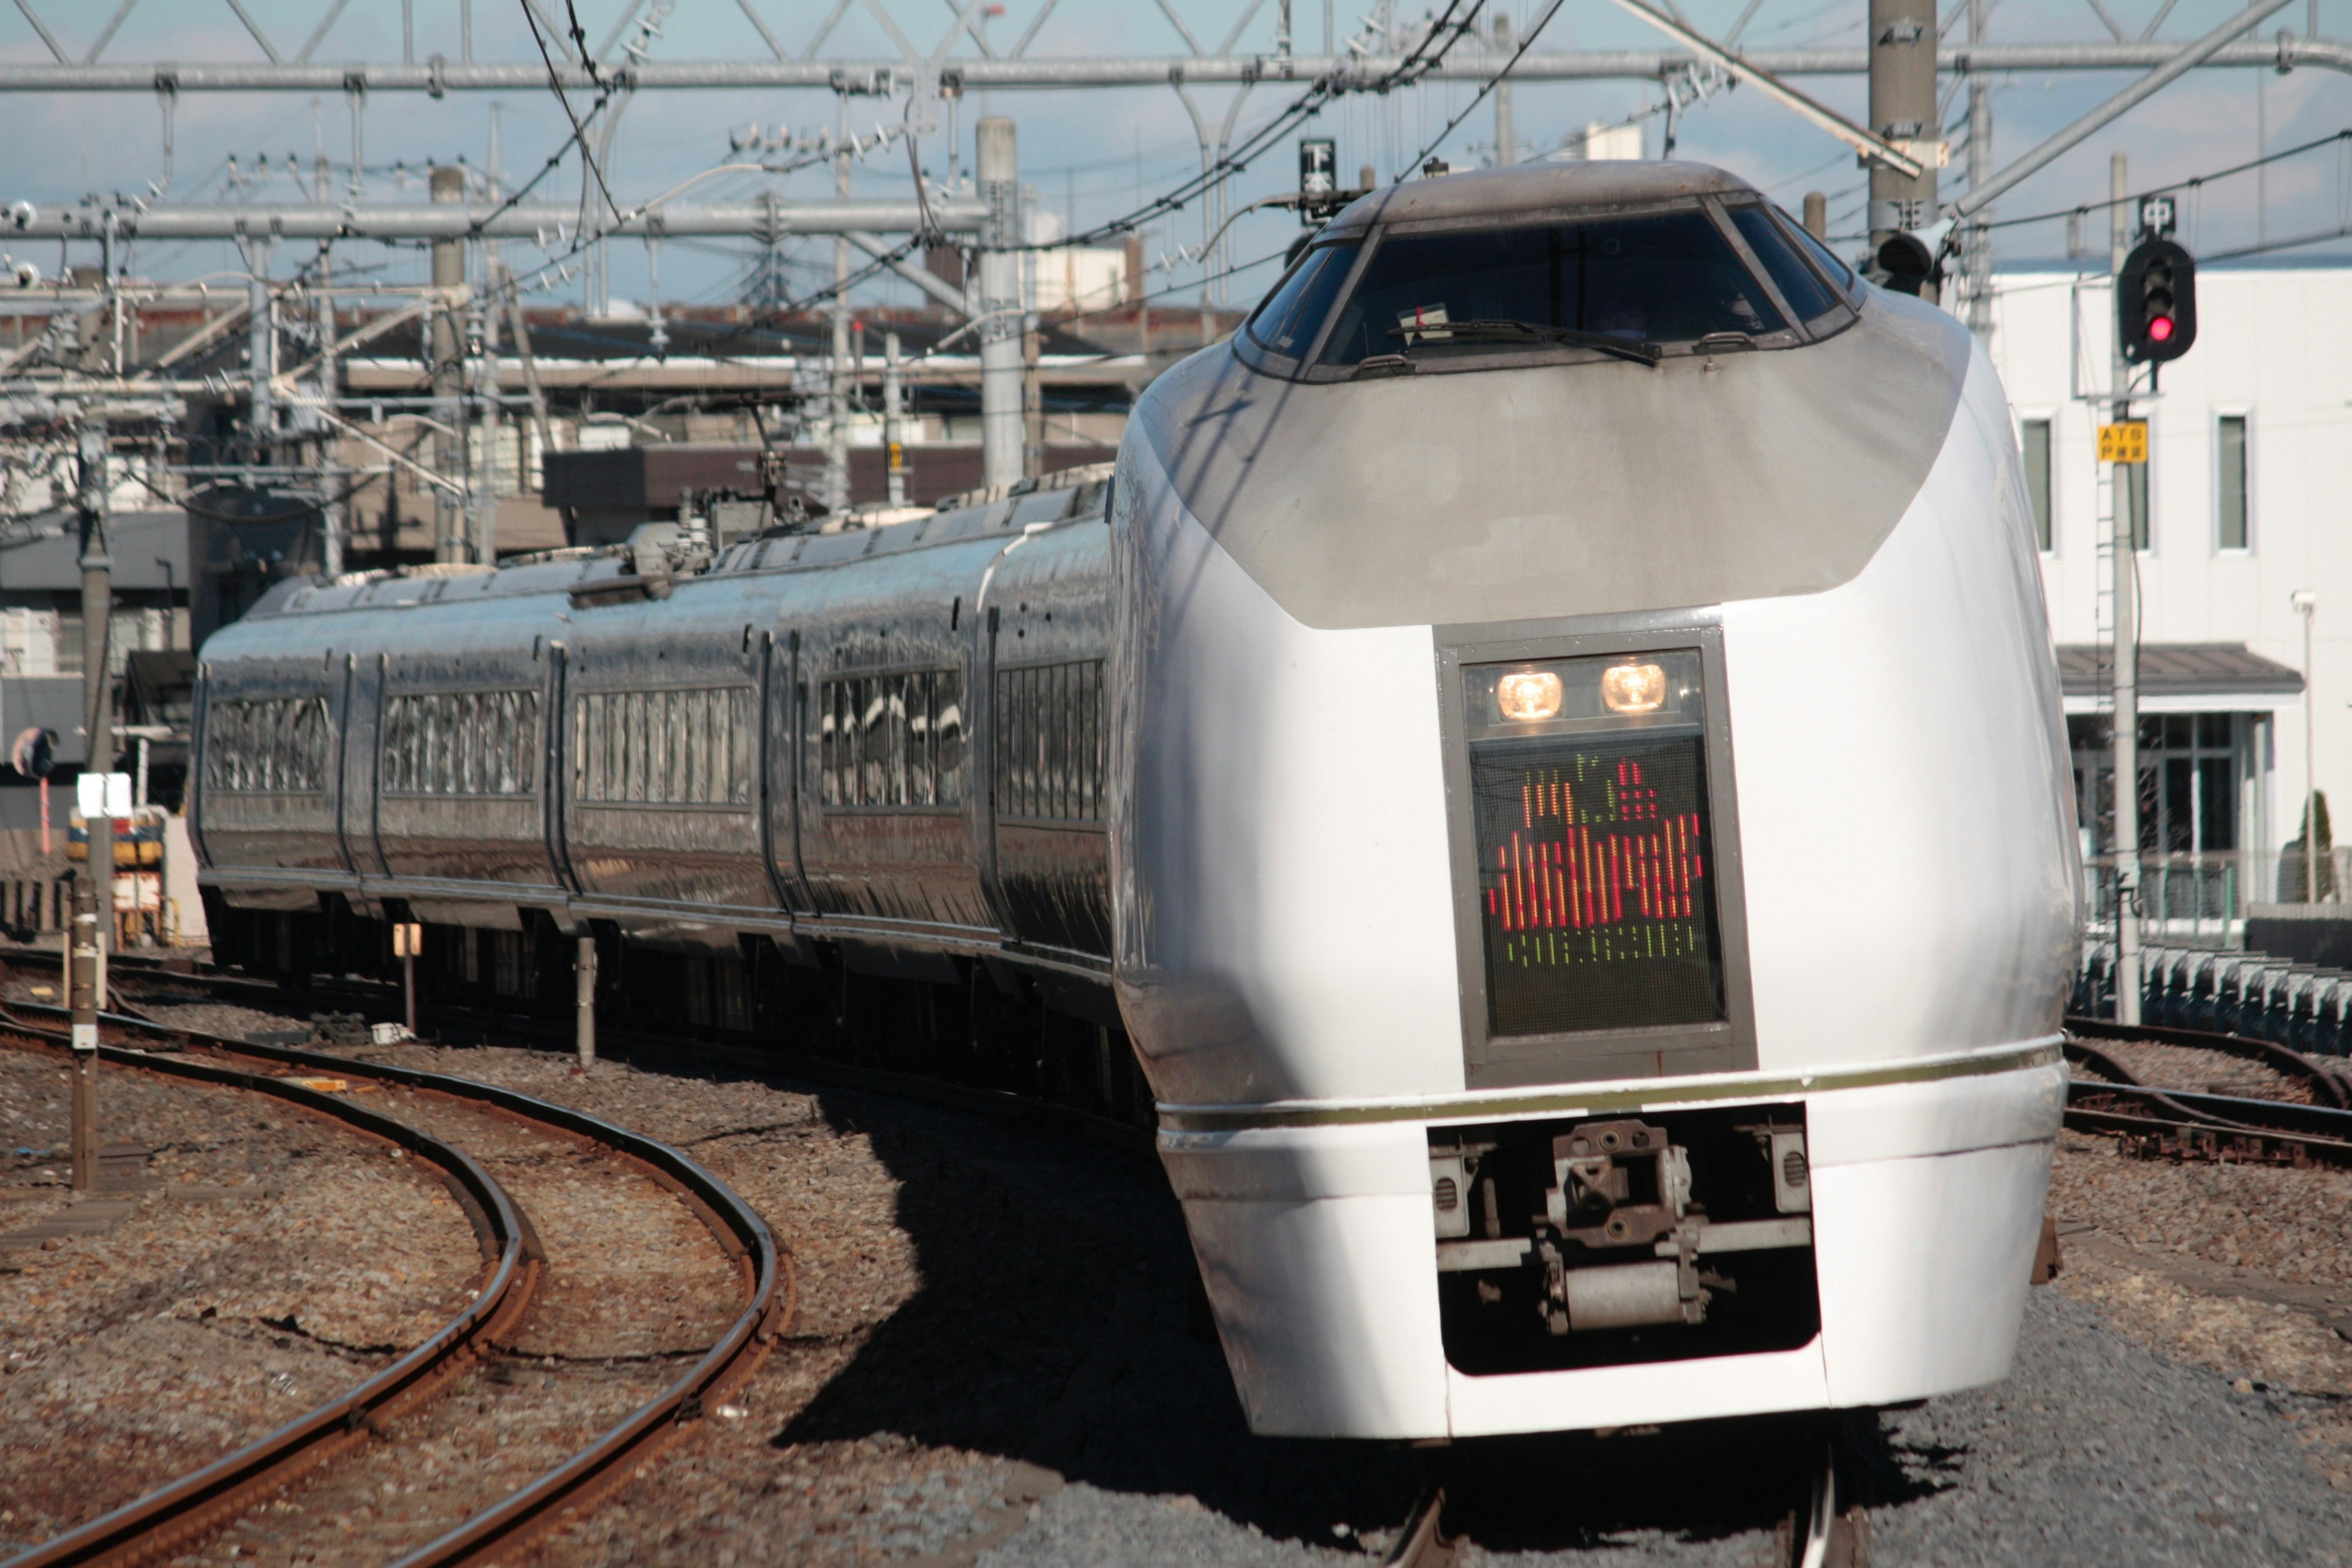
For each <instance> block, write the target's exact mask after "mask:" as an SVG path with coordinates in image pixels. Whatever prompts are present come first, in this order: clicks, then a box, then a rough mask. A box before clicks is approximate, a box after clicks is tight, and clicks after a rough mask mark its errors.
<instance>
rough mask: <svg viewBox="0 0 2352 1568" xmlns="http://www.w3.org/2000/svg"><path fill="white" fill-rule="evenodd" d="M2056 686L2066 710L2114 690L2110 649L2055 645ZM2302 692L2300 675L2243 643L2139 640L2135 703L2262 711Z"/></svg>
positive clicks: (2084, 707) (2095, 702) (2082, 708)
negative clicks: (2056, 654)
mask: <svg viewBox="0 0 2352 1568" xmlns="http://www.w3.org/2000/svg"><path fill="white" fill-rule="evenodd" d="M2058 685H2059V689H2060V690H2061V691H2062V692H2063V694H2064V696H2065V700H2066V710H2067V711H2068V712H2070V713H2080V712H2088V711H2090V710H2092V709H2093V708H2095V707H2096V706H2099V705H2101V704H2104V703H2105V701H2106V700H2108V698H2109V697H2110V696H2111V695H2112V694H2113V692H2114V690H2115V650H2114V649H2113V648H2111V647H2105V646H2103V645H2099V644H2094V643H2061V644H2059V645H2058ZM2302 695H2303V676H2302V674H2301V673H2300V672H2299V671H2297V670H2294V669H2292V668H2288V667H2287V666H2285V665H2284V664H2281V663H2279V662H2278V661H2277V660H2275V659H2269V658H2263V656H2262V655H2261V654H2258V653H2255V652H2252V650H2251V649H2249V648H2248V647H2246V645H2245V644H2243V643H2234V642H2174V643H2162V642H2157V643H2142V644H2140V647H2139V696H2140V703H2141V706H2143V707H2146V708H2150V709H2153V710H2157V711H2164V710H2171V711H2176V712H2177V711H2180V710H2188V709H2198V708H2203V709H2210V710H2239V709H2257V710H2264V711H2267V710H2271V709H2273V708H2280V707H2284V706H2285V705H2286V704H2287V703H2288V702H2290V701H2292V700H2294V699H2295V698H2298V697H2301V696H2302Z"/></svg>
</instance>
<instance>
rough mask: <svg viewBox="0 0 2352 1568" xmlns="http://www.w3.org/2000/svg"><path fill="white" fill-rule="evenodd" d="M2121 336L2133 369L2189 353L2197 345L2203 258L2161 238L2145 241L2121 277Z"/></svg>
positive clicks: (2118, 300)
mask: <svg viewBox="0 0 2352 1568" xmlns="http://www.w3.org/2000/svg"><path fill="white" fill-rule="evenodd" d="M2116 336H2117V338H2118V340H2119V341H2120V342H2122V344H2123V351H2124V359H2125V360H2126V362H2127V363H2132V364H2164V363H2168V362H2169V361H2172V360H2177V359H2179V357H2180V356H2181V355H2182V354H2185V353H2188V352H2189V348H2190V346H2191V345H2192V344H2194V343H2195V342H2197V258H2195V257H2193V256H2191V255H2189V252H2188V251H2187V250H2185V249H2183V248H2182V247H2180V246H2179V245H2177V244H2175V243H2174V242H2173V241H2171V240H2169V239H2166V238H2164V237H2161V236H2150V237H2148V238H2146V239H2143V240H2141V241H2140V242H2139V245H2138V246H2137V247H2136V248H2135V249H2134V250H2133V251H2132V253H2131V254H2130V255H2129V256H2128V257H2126V258H2124V269H2123V271H2122V272H2121V273H2119V274H2117V275H2116Z"/></svg>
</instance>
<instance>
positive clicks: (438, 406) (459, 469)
mask: <svg viewBox="0 0 2352 1568" xmlns="http://www.w3.org/2000/svg"><path fill="white" fill-rule="evenodd" d="M432 190H433V200H434V202H435V203H436V205H439V204H444V203H455V202H462V201H464V200H465V199H466V171H465V170H463V169H457V168H451V167H449V166H447V165H446V164H445V165H443V166H441V167H439V168H436V169H435V170H434V171H433V177H432ZM465 282H466V246H465V241H463V240H458V239H436V240H435V241H434V242H433V286H434V287H435V288H436V289H458V288H463V287H464V286H465ZM457 334H458V322H457V311H456V310H454V309H452V308H450V307H449V306H446V305H443V306H439V307H436V309H435V310H434V312H433V339H432V350H433V417H434V418H435V419H436V420H437V421H438V422H439V423H441V424H443V425H446V426H449V427H450V429H452V430H455V429H457V427H458V425H459V422H460V420H461V419H462V417H463V416H462V415H460V413H459V412H458V405H459V403H460V401H461V399H462V397H463V395H464V393H465V390H466V384H465V372H464V369H463V367H462V366H461V365H460V364H459V363H458V349H459V344H458V335H457ZM464 444H465V443H464V438H463V437H460V436H455V435H445V434H443V433H442V432H440V431H437V430H436V431H435V432H434V433H433V458H434V461H433V468H434V471H435V472H436V473H438V474H439V475H440V476H441V477H442V478H443V479H447V480H449V481H450V482H451V483H452V484H453V485H455V484H458V483H459V482H460V481H462V480H463V479H465V478H466V458H465V453H464V452H463V450H461V448H462V447H463V446H464ZM433 521H434V529H433V559H434V560H436V561H444V562H446V561H463V560H465V559H466V558H467V548H466V547H467V539H466V521H465V514H464V512H463V511H461V510H459V506H458V500H457V496H456V495H455V494H453V493H452V492H451V491H449V490H446V489H440V488H439V487H437V486H436V488H435V489H434V496H433Z"/></svg>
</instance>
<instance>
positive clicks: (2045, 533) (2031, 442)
mask: <svg viewBox="0 0 2352 1568" xmlns="http://www.w3.org/2000/svg"><path fill="white" fill-rule="evenodd" d="M2019 436H2020V438H2021V446H2022V447H2023V450H2024V454H2025V494H2026V497H2027V499H2028V500H2031V501H2032V505H2033V543H2034V546H2035V548H2037V549H2039V550H2040V551H2041V552H2042V553H2043V554H2044V555H2047V554H2049V553H2050V552H2051V551H2052V550H2053V549H2054V548H2056V544H2055V541H2056V539H2057V535H2056V533H2055V532H2054V531H2053V529H2052V525H2051V521H2050V421H2049V420H2047V419H2028V420H2026V421H2024V422H2023V424H2022V425H2021V426H2019Z"/></svg>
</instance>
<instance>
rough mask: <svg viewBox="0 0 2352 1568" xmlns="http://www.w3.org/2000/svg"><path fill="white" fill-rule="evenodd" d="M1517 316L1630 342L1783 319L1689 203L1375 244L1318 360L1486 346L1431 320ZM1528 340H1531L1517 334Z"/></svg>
mask: <svg viewBox="0 0 2352 1568" xmlns="http://www.w3.org/2000/svg"><path fill="white" fill-rule="evenodd" d="M1489 320H1500V321H1529V322H1534V323H1536V324H1537V325H1538V326H1547V327H1566V328H1568V329H1570V330H1571V331H1580V332H1598V333H1601V334H1603V335H1605V336H1609V337H1616V338H1624V339H1626V340H1628V341H1630V342H1659V343H1672V342H1694V341H1696V339H1699V338H1703V337H1705V336H1706V335H1707V334H1708V333H1709V332H1747V333H1751V334H1752V333H1758V332H1769V331H1778V330H1780V327H1782V326H1783V325H1784V324H1785V323H1783V322H1782V321H1781V320H1780V313H1779V312H1778V311H1776V310H1773V308H1772V305H1771V302H1770V300H1768V299H1767V298H1766V296H1765V293H1764V290H1763V289H1762V288H1761V287H1760V286H1759V284H1758V283H1757V281H1756V279H1755V278H1754V277H1753V276H1751V275H1750V274H1749V272H1748V268H1747V267H1746V266H1745V265H1743V264H1742V263H1741V261H1740V259H1739V257H1738V253H1737V252H1736V251H1734V250H1733V249H1732V248H1731V244H1730V242H1729V241H1728V240H1727V239H1725V238H1724V237H1723V234H1722V231H1721V230H1719V229H1717V227H1716V226H1715V225H1714V224H1713V223H1712V222H1711V221H1710V220H1709V219H1708V218H1707V216H1706V214H1705V213H1702V212H1699V211H1696V209H1694V210H1692V211H1688V212H1678V213H1665V214H1661V215H1659V216H1655V217H1636V218H1617V219H1612V220H1609V221H1607V222H1595V223H1568V224H1542V225H1536V226H1528V227H1525V228H1504V229H1486V230H1482V231H1480V232H1477V233H1471V234H1426V235H1397V236H1392V237H1390V238H1387V239H1384V240H1382V241H1381V247H1380V249H1379V250H1378V251H1376V252H1374V253H1373V256H1372V258H1371V260H1370V262H1369V263H1368V264H1367V265H1366V266H1365V268H1364V274H1363V277H1362V279H1361V280H1360V281H1359V282H1358V283H1357V285H1356V289H1355V292H1354V293H1352V294H1351V295H1349V299H1348V302H1347V304H1346V305H1345V306H1344V307H1342V308H1341V310H1340V315H1339V322H1338V324H1337V325H1336V326H1335V327H1334V328H1333V329H1332V333H1331V339H1330V342H1329V346H1328V347H1327V348H1326V349H1325V350H1324V351H1323V362H1324V363H1326V364H1354V363H1358V362H1359V361H1360V360H1363V359H1365V358H1367V357H1368V356H1370V355H1372V354H1384V353H1398V352H1400V351H1402V349H1404V348H1405V346H1406V339H1405V338H1404V337H1402V335H1400V334H1399V332H1398V329H1399V328H1400V327H1401V326H1405V325H1415V324H1417V334H1416V340H1415V341H1414V342H1413V345H1412V352H1413V353H1414V354H1415V355H1416V356H1422V355H1425V354H1428V353H1446V352H1448V351H1451V352H1453V353H1465V352H1467V353H1494V352H1496V349H1497V347H1504V346H1507V344H1497V343H1496V342H1493V341H1488V340H1475V341H1474V340H1466V339H1460V338H1455V339H1447V338H1445V337H1444V335H1443V334H1442V333H1433V332H1432V331H1430V330H1429V326H1430V323H1433V322H1436V321H1489ZM1528 341H1529V342H1537V343H1539V342H1541V340H1539V339H1529V340H1528Z"/></svg>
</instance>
